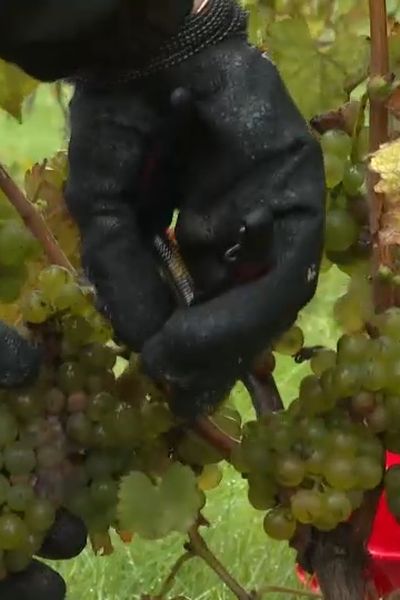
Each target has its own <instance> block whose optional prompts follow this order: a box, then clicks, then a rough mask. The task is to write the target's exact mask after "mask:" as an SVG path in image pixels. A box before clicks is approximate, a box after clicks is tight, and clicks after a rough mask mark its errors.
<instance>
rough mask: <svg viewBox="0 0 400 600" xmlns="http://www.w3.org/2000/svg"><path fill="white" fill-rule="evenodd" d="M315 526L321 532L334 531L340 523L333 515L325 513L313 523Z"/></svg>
mask: <svg viewBox="0 0 400 600" xmlns="http://www.w3.org/2000/svg"><path fill="white" fill-rule="evenodd" d="M313 526H314V527H315V528H316V529H318V530H319V531H333V529H336V527H337V526H338V521H337V520H336V519H335V518H334V517H333V515H332V514H327V513H326V512H325V513H324V514H322V515H321V516H320V517H319V519H317V520H316V521H315V523H313Z"/></svg>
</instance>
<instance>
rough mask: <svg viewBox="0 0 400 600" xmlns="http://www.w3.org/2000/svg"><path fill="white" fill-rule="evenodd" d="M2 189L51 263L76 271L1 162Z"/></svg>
mask: <svg viewBox="0 0 400 600" xmlns="http://www.w3.org/2000/svg"><path fill="white" fill-rule="evenodd" d="M0 190H1V191H2V192H3V193H4V195H5V196H6V198H7V199H8V201H9V202H10V203H11V204H12V205H13V206H14V208H15V209H16V211H17V212H18V214H19V215H20V217H21V218H22V220H23V221H24V223H25V225H26V227H27V228H28V229H29V231H30V232H31V233H32V234H33V235H34V236H35V238H36V239H37V240H38V241H39V243H40V244H41V246H42V248H43V250H44V252H45V254H46V256H47V258H48V259H49V261H50V263H51V264H53V265H59V266H60V267H65V268H66V269H68V270H69V271H72V272H74V268H73V266H72V265H71V263H70V262H69V260H68V258H67V257H66V256H65V254H64V252H63V251H62V249H61V248H60V246H59V244H58V242H57V240H56V239H55V237H54V236H53V234H52V232H51V231H50V229H49V228H48V226H47V224H46V222H45V220H44V219H43V217H42V216H41V215H40V214H39V212H38V211H37V210H36V208H35V207H34V206H33V204H32V203H31V202H29V200H28V198H26V196H25V195H24V193H23V192H22V190H21V189H20V188H19V187H18V185H17V184H16V183H15V181H14V180H13V179H12V177H11V176H10V175H9V173H8V172H7V171H6V169H5V167H4V166H3V165H2V164H1V163H0Z"/></svg>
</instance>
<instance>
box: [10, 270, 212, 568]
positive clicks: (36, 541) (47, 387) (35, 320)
mask: <svg viewBox="0 0 400 600" xmlns="http://www.w3.org/2000/svg"><path fill="white" fill-rule="evenodd" d="M22 312H23V316H24V319H25V321H26V323H27V324H28V326H29V327H30V328H31V330H32V335H33V336H34V337H36V338H37V339H39V340H40V341H41V342H42V343H43V347H44V349H45V357H44V362H43V366H42V368H41V371H40V374H39V377H38V378H37V380H36V382H35V383H34V384H32V385H30V386H29V387H26V388H22V389H17V390H12V391H6V390H2V391H1V392H0V576H2V577H4V576H5V575H6V574H7V572H14V571H18V570H22V569H24V568H25V567H26V566H27V564H28V563H29V561H30V560H31V558H32V555H34V554H35V553H36V552H37V550H38V549H39V547H40V545H41V543H42V541H43V538H44V536H45V535H46V532H47V531H48V530H49V528H50V527H51V525H52V523H53V522H54V519H55V515H56V511H57V509H58V508H61V507H64V508H67V509H68V510H69V511H70V512H72V513H73V514H75V515H77V516H79V517H81V518H82V519H83V521H84V522H85V524H86V526H87V528H88V531H89V534H90V536H91V538H92V543H94V544H95V546H96V547H97V549H99V548H100V547H103V546H104V545H105V544H106V543H107V539H109V538H108V537H107V536H108V530H109V528H110V527H113V528H115V529H116V530H118V518H117V514H116V507H117V501H118V484H119V480H120V479H121V477H122V476H123V475H124V474H126V473H127V472H129V471H131V470H133V469H136V470H142V471H144V472H146V473H150V474H157V472H158V471H160V470H162V469H163V466H164V465H165V464H166V463H168V461H169V460H170V443H169V442H168V440H167V437H166V435H164V434H167V433H168V432H169V431H170V430H171V428H172V427H173V425H174V421H173V417H172V414H171V413H170V411H169V408H168V406H167V404H166V401H165V397H164V396H163V394H162V393H161V392H160V391H159V390H158V389H157V388H156V387H155V386H154V385H153V384H152V383H151V382H150V381H149V380H148V379H147V378H146V377H145V376H144V375H143V374H142V373H141V371H140V364H139V361H138V359H137V357H134V356H133V357H132V358H131V360H130V362H129V363H128V365H127V366H126V368H125V369H124V370H123V372H122V374H121V375H120V376H119V377H116V375H115V368H114V367H115V363H116V360H117V353H116V351H115V349H114V347H111V346H110V345H107V344H105V343H103V341H105V340H108V339H109V337H110V334H109V331H110V329H109V325H108V323H107V322H106V321H104V320H103V319H102V317H101V316H100V315H98V314H97V313H96V311H95V310H94V308H93V306H92V303H91V300H90V297H89V296H88V294H87V293H86V292H85V290H84V289H82V288H81V287H80V286H79V285H78V284H77V283H76V282H75V281H74V280H73V278H72V276H71V274H70V273H69V272H68V271H66V270H65V269H62V268H60V267H54V266H52V267H48V268H46V269H44V270H43V271H42V272H41V273H40V275H39V277H38V281H37V287H36V289H35V290H34V291H33V292H32V293H31V294H30V295H29V296H28V297H27V298H25V299H24V301H23V306H22ZM209 479H210V474H209ZM204 485H205V486H206V487H207V485H208V486H210V485H211V486H212V481H209V482H208V484H207V482H206V481H205V482H204ZM144 500H145V499H144ZM121 535H122V536H123V537H126V532H124V533H122V532H121Z"/></svg>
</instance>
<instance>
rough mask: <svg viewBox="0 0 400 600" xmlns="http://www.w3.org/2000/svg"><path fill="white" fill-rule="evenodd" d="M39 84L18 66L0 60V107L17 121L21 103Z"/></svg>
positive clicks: (19, 117) (20, 116)
mask: <svg viewBox="0 0 400 600" xmlns="http://www.w3.org/2000/svg"><path fill="white" fill-rule="evenodd" d="M38 85H39V82H38V81H36V80H35V79H32V78H31V77H29V76H28V75H26V74H25V73H24V72H23V71H21V69H19V68H18V67H16V66H14V65H11V64H9V63H7V62H5V61H3V60H0V108H2V109H4V110H5V111H7V112H8V113H9V114H10V115H12V116H13V117H15V119H17V120H18V121H21V120H22V114H21V113H22V104H23V102H24V100H25V98H27V97H28V96H29V95H30V94H31V93H32V92H33V91H34V90H35V89H36V88H37V87H38Z"/></svg>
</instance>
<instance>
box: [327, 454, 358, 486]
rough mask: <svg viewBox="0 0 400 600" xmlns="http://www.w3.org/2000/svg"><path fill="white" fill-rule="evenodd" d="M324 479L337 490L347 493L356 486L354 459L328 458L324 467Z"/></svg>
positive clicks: (343, 457) (342, 457) (344, 457)
mask: <svg viewBox="0 0 400 600" xmlns="http://www.w3.org/2000/svg"><path fill="white" fill-rule="evenodd" d="M324 477H325V479H326V481H327V482H328V484H329V485H330V486H332V487H333V488H335V489H337V490H342V491H347V490H350V489H351V488H353V487H355V486H356V484H357V475H356V472H355V462H354V459H352V458H349V457H346V456H330V457H328V459H327V461H326V462H325V465H324Z"/></svg>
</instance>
